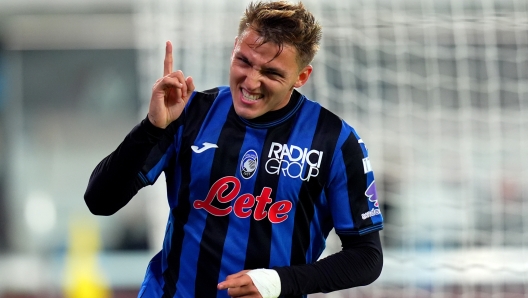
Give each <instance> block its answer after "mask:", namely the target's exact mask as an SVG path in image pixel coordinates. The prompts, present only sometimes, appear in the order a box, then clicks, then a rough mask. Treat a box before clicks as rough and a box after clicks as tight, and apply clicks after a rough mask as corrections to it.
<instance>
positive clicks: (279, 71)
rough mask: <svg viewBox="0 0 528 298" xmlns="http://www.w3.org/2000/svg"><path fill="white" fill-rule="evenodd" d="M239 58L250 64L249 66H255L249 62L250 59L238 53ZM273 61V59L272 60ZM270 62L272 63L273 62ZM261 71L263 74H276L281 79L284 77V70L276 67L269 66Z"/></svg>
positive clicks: (263, 67)
mask: <svg viewBox="0 0 528 298" xmlns="http://www.w3.org/2000/svg"><path fill="white" fill-rule="evenodd" d="M237 57H238V58H239V59H240V60H242V61H244V62H245V63H247V64H249V65H253V63H251V61H249V59H248V58H247V57H246V56H245V55H244V54H242V53H237ZM272 60H273V59H272ZM272 60H270V61H272ZM260 70H261V71H263V72H268V73H275V74H277V75H279V76H281V77H284V76H285V75H284V70H282V69H279V68H276V67H269V66H262V67H261V69H260Z"/></svg>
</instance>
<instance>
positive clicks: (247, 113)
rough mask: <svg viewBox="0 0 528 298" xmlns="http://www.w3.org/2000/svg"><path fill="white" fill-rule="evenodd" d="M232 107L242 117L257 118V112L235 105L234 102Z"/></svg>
mask: <svg viewBox="0 0 528 298" xmlns="http://www.w3.org/2000/svg"><path fill="white" fill-rule="evenodd" d="M234 107H235V113H236V114H237V115H238V116H240V117H242V118H244V119H249V120H251V119H253V118H257V117H258V116H260V115H259V114H258V113H255V112H254V111H251V110H249V109H247V108H241V107H237V105H236V104H235V105H234Z"/></svg>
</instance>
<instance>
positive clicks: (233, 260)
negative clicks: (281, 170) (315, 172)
mask: <svg viewBox="0 0 528 298" xmlns="http://www.w3.org/2000/svg"><path fill="white" fill-rule="evenodd" d="M266 134H267V130H265V129H255V128H251V127H246V135H245V138H244V143H243V144H242V147H241V150H240V154H239V158H238V160H239V166H238V170H237V173H236V178H237V179H238V180H239V181H240V183H241V188H240V192H239V195H238V196H240V195H242V194H252V195H254V196H256V194H254V189H255V182H256V178H257V175H256V172H257V171H259V170H261V169H259V168H258V165H259V162H260V160H261V159H262V158H264V157H263V153H262V147H263V145H264V140H265V139H266ZM250 150H254V151H255V153H256V154H257V156H258V161H257V168H256V169H255V172H254V174H253V175H252V176H251V177H250V178H244V177H243V176H242V172H241V164H240V163H242V162H243V158H244V155H245V154H246V153H247V152H249V151H250ZM272 195H274V194H273V193H272ZM234 202H235V200H233V201H232V202H231V206H233V204H234ZM252 216H253V213H251V214H250V216H248V217H246V218H239V217H237V215H236V214H235V212H233V211H232V212H231V214H229V217H230V219H229V229H228V230H227V235H226V238H225V242H224V250H223V255H222V263H221V267H220V268H221V271H220V274H219V276H218V282H221V281H224V280H225V278H226V277H227V275H229V274H233V273H236V272H239V271H241V270H244V262H245V254H244V253H243V252H245V251H246V249H247V245H248V240H247V239H248V237H249V230H250V226H251V218H252ZM218 294H219V296H220V295H225V293H223V292H219V293H218Z"/></svg>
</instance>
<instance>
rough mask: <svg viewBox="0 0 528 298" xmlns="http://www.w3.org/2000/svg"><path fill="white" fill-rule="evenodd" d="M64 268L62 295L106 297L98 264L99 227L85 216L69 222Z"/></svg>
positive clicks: (79, 297)
mask: <svg viewBox="0 0 528 298" xmlns="http://www.w3.org/2000/svg"><path fill="white" fill-rule="evenodd" d="M68 239H69V241H68V252H67V255H66V260H65V270H64V297H65V298H110V297H112V293H111V289H110V288H109V286H108V283H107V281H106V278H105V275H104V273H103V271H102V269H101V267H100V266H99V261H98V254H99V252H100V248H101V237H100V232H99V226H98V224H97V222H96V221H95V220H92V219H89V218H82V217H80V218H74V219H72V220H71V221H70V227H69V238H68Z"/></svg>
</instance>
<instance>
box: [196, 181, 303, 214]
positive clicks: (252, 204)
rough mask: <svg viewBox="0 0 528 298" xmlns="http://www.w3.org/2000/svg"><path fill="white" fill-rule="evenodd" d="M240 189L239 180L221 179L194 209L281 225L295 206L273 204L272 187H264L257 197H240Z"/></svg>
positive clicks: (250, 195)
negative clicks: (219, 205) (266, 220)
mask: <svg viewBox="0 0 528 298" xmlns="http://www.w3.org/2000/svg"><path fill="white" fill-rule="evenodd" d="M240 188H241V183H240V180H238V178H236V177H233V176H226V177H223V178H220V179H218V180H217V181H216V182H215V183H214V184H213V185H212V186H211V188H210V189H209V192H208V194H207V196H206V198H205V199H204V200H196V201H194V203H193V207H194V208H195V209H204V210H205V211H207V212H209V213H210V214H212V215H215V216H226V215H229V214H231V212H233V213H234V214H235V215H236V216H237V217H240V218H246V217H249V216H253V218H254V219H255V220H263V219H266V218H267V219H268V220H269V221H270V222H271V223H281V222H283V221H285V220H286V219H287V218H288V213H289V212H290V211H291V209H292V206H293V204H292V202H290V201H287V200H283V201H277V202H275V203H272V202H273V200H272V199H271V198H270V195H271V193H272V189H271V188H270V187H264V188H263V189H262V191H261V194H260V195H258V196H256V197H255V196H253V195H252V194H249V193H245V194H242V195H239V192H240ZM216 202H220V203H230V205H229V206H226V207H225V208H221V207H218V204H216ZM268 205H269V208H267V207H268Z"/></svg>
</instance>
